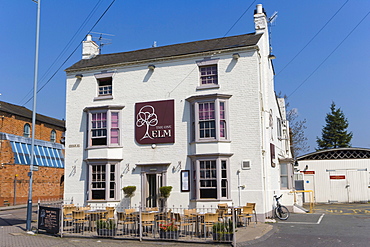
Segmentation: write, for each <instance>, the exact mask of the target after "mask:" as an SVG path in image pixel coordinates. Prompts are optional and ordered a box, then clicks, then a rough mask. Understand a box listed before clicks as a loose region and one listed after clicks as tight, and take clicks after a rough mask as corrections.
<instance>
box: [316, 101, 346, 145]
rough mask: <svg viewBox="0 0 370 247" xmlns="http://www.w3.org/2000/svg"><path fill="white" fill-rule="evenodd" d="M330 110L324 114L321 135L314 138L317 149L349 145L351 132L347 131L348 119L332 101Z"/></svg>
mask: <svg viewBox="0 0 370 247" xmlns="http://www.w3.org/2000/svg"><path fill="white" fill-rule="evenodd" d="M330 110H331V112H330V113H328V114H326V117H325V121H326V126H325V127H324V128H323V129H322V134H321V135H322V137H321V139H320V138H318V137H317V138H316V142H317V145H318V148H317V150H322V149H331V148H345V147H351V140H352V132H348V131H347V128H348V120H347V118H346V117H345V116H344V113H343V112H342V110H341V109H340V108H338V109H337V108H336V107H335V103H334V102H332V103H331V106H330Z"/></svg>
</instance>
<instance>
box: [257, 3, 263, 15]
mask: <svg viewBox="0 0 370 247" xmlns="http://www.w3.org/2000/svg"><path fill="white" fill-rule="evenodd" d="M262 13H263V8H262V4H257V14H262Z"/></svg>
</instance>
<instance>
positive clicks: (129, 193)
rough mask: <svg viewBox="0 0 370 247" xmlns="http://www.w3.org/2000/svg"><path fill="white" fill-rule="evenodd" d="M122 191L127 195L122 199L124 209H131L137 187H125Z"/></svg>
mask: <svg viewBox="0 0 370 247" xmlns="http://www.w3.org/2000/svg"><path fill="white" fill-rule="evenodd" d="M122 191H123V193H124V194H125V197H124V198H122V202H123V205H124V207H128V208H131V198H132V197H133V196H134V195H135V191H136V186H134V185H129V186H126V187H123V188H122Z"/></svg>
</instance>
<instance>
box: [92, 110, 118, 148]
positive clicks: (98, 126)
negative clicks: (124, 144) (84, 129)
mask: <svg viewBox="0 0 370 247" xmlns="http://www.w3.org/2000/svg"><path fill="white" fill-rule="evenodd" d="M122 108H123V106H118V107H113V106H110V107H103V108H90V109H87V111H88V119H89V120H88V133H89V134H88V137H89V142H88V146H90V147H93V146H119V145H120V144H121V143H120V142H121V140H120V129H121V128H120V126H121V123H120V121H121V120H120V110H121V109H122Z"/></svg>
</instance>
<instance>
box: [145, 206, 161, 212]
mask: <svg viewBox="0 0 370 247" xmlns="http://www.w3.org/2000/svg"><path fill="white" fill-rule="evenodd" d="M145 211H147V212H150V211H159V209H158V207H153V208H145Z"/></svg>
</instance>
